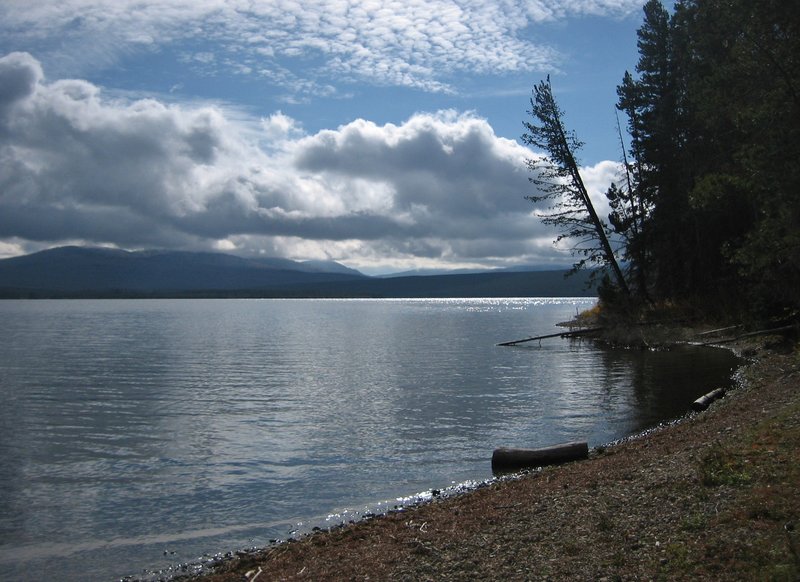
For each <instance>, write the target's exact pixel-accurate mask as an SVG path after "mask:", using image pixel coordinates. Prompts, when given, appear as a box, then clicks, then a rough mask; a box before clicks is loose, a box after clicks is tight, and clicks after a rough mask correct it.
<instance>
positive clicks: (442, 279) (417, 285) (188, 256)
mask: <svg viewBox="0 0 800 582" xmlns="http://www.w3.org/2000/svg"><path fill="white" fill-rule="evenodd" d="M564 274H565V272H564V271H539V272H520V273H515V272H504V271H497V272H495V271H491V272H488V273H480V274H461V275H436V276H424V277H423V276H410V277H409V276H406V277H396V278H390V279H383V278H375V277H367V276H366V275H364V274H362V273H360V272H359V271H356V270H354V269H350V268H348V267H345V266H344V265H341V264H339V263H336V262H332V261H305V262H298V261H291V260H289V259H280V258H245V257H237V256H234V255H228V254H224V253H210V252H178V251H137V252H129V251H123V250H116V249H104V248H86V247H60V248H55V249H50V250H46V251H41V252H38V253H34V254H31V255H26V256H21V257H13V258H10V259H3V260H0V298H70V297H97V298H104V297H376V298H382V297H515V296H522V297H557V296H562V297H563V296H593V295H594V294H595V293H594V291H593V290H587V289H586V278H587V275H586V274H584V273H582V274H580V275H576V276H574V277H570V278H564Z"/></svg>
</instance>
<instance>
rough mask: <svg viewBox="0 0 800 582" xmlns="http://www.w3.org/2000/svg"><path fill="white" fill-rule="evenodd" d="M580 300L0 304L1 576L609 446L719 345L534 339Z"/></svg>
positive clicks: (203, 545)
mask: <svg viewBox="0 0 800 582" xmlns="http://www.w3.org/2000/svg"><path fill="white" fill-rule="evenodd" d="M593 304H594V300H593V299H585V298H578V299H562V298H559V299H530V298H524V299H453V300H446V299H437V300H421V299H420V300H408V299H402V300H274V299H273V300H138V301H137V300H105V301H95V300H86V301H0V321H2V327H3V334H4V340H3V342H2V345H0V398H2V406H1V407H0V579H2V580H34V579H39V578H42V577H47V576H48V575H51V574H56V573H57V574H58V575H59V577H60V579H64V580H99V581H101V580H115V579H119V578H121V577H124V576H128V575H133V576H137V577H143V578H147V577H148V576H149V574H148V572H154V571H158V570H162V569H169V568H172V567H175V566H176V565H178V564H185V563H196V562H197V561H198V560H200V559H202V558H203V556H209V555H213V554H217V553H220V552H227V551H231V550H237V549H241V548H249V547H253V546H263V545H267V544H268V543H269V542H270V540H273V539H286V538H288V537H291V536H294V535H298V532H299V533H302V532H304V531H308V530H309V529H310V528H311V527H314V526H321V527H325V526H326V525H333V524H335V523H338V522H339V521H342V520H344V521H347V520H349V519H354V518H357V517H358V516H359V515H360V514H361V513H362V512H367V511H380V510H385V509H387V508H391V507H393V506H394V505H397V504H402V503H403V502H404V498H407V497H409V496H414V495H415V494H422V496H424V495H425V494H426V493H427V492H430V491H431V490H432V489H443V488H447V487H449V486H452V485H455V484H459V483H465V482H478V481H482V480H486V479H489V478H491V467H490V461H491V455H492V451H493V449H494V448H496V447H500V446H512V447H537V446H546V445H549V444H555V443H559V442H564V441H570V440H587V441H589V444H590V446H595V445H599V444H603V443H607V442H609V441H612V440H614V439H617V438H620V437H623V436H625V435H629V434H631V433H634V432H637V431H640V430H642V429H645V428H648V427H651V426H654V425H656V424H658V423H659V422H660V421H663V420H665V419H669V418H674V417H677V416H680V415H682V414H684V413H685V412H686V411H687V410H688V409H689V405H690V403H691V402H692V401H693V400H694V399H695V398H697V397H698V396H700V395H701V394H703V393H705V392H707V391H709V390H710V389H711V388H714V387H716V386H718V385H720V384H724V383H726V382H728V381H729V378H730V376H731V373H732V371H733V369H734V367H735V366H736V359H735V358H734V357H733V356H732V355H731V354H730V353H729V352H728V351H726V350H719V349H713V348H703V349H701V348H694V349H676V350H670V351H661V352H648V351H637V350H609V349H601V348H599V347H597V346H596V345H594V344H593V343H592V342H588V341H568V340H563V339H558V338H556V339H549V340H544V341H542V342H541V343H540V342H532V343H528V344H523V346H521V347H516V348H511V347H497V346H496V344H497V343H498V342H501V341H506V340H514V339H520V338H524V337H528V336H531V335H536V334H540V333H552V332H553V331H557V330H556V329H555V328H554V327H553V326H554V324H555V323H557V322H559V321H563V320H566V319H569V318H570V317H571V316H574V315H575V313H576V312H577V311H579V310H583V309H586V308H589V307H591V306H592V305H593Z"/></svg>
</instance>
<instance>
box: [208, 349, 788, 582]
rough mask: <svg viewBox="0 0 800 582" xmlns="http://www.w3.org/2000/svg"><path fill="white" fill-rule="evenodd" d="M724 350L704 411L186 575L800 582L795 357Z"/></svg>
mask: <svg viewBox="0 0 800 582" xmlns="http://www.w3.org/2000/svg"><path fill="white" fill-rule="evenodd" d="M734 345H735V347H736V349H737V350H739V351H740V352H743V353H744V354H746V355H747V356H748V357H749V361H750V363H748V364H747V365H745V366H744V367H743V368H742V369H741V370H740V371H739V381H738V384H739V385H738V387H737V388H735V389H733V390H731V391H729V392H728V394H727V395H726V396H725V397H724V398H723V399H722V400H719V401H717V402H716V403H714V404H713V405H712V406H711V407H710V408H709V409H708V410H706V411H703V412H700V413H692V414H689V415H688V416H687V417H686V418H684V419H682V420H680V421H678V422H675V423H673V424H670V425H668V426H664V427H660V428H657V429H655V430H652V431H650V432H648V433H646V434H644V435H640V436H638V437H636V438H631V439H628V440H626V441H623V442H621V443H619V444H615V445H613V446H608V447H605V448H599V449H596V450H593V451H592V453H591V455H590V458H589V459H588V460H585V461H579V462H574V463H570V464H567V465H563V466H560V467H550V468H545V469H542V470H538V471H534V472H531V473H528V474H526V475H523V476H521V477H519V478H516V479H511V480H505V481H499V482H494V483H492V484H490V485H488V486H485V487H482V488H479V489H477V490H475V491H472V492H469V493H466V494H463V495H459V496H456V497H453V498H448V499H441V500H436V501H433V502H431V503H427V504H424V505H422V506H419V507H416V508H411V509H407V510H405V511H401V512H398V513H394V514H389V515H386V516H381V517H376V518H373V519H369V520H365V521H362V522H359V523H356V524H353V525H349V526H347V527H343V528H338V529H333V530H331V531H323V532H318V533H315V534H313V535H310V536H307V537H304V538H302V539H301V540H299V541H291V542H285V543H282V544H280V545H276V546H274V547H270V548H265V549H264V550H262V551H261V552H258V553H254V554H246V555H242V556H240V557H239V558H237V559H234V560H229V561H226V562H224V563H222V564H220V565H219V566H217V569H216V571H214V572H212V573H206V574H204V575H203V576H200V577H197V578H196V579H198V580H203V581H205V582H223V581H226V582H227V581H234V580H235V581H239V582H240V581H246V580H249V581H250V582H253V581H258V582H265V581H272V580H436V581H448V580H609V581H610V580H787V581H790V580H791V581H794V580H798V579H800V541H798V538H799V537H800V534H799V533H798V528H799V527H800V351H798V348H797V346H796V345H791V344H787V343H785V342H782V341H779V339H778V338H773V337H766V338H760V339H759V340H758V341H753V340H751V341H749V342H748V343H743V342H739V343H737V344H734Z"/></svg>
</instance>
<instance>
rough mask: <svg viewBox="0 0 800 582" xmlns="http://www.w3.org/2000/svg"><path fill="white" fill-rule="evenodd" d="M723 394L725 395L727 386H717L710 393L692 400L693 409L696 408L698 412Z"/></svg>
mask: <svg viewBox="0 0 800 582" xmlns="http://www.w3.org/2000/svg"><path fill="white" fill-rule="evenodd" d="M723 396H725V388H717V389H716V390H712V391H711V392H709V393H708V394H703V395H702V396H701V397H700V398H698V399H697V400H695V401H694V402H692V410H696V411H697V412H700V411H701V410H705V409H706V408H708V407H709V406H711V403H712V402H714V401H715V400H719V399H720V398H722V397H723Z"/></svg>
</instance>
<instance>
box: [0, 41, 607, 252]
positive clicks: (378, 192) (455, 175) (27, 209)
mask: <svg viewBox="0 0 800 582" xmlns="http://www.w3.org/2000/svg"><path fill="white" fill-rule="evenodd" d="M0 87H3V89H2V93H0V128H3V130H2V132H0V239H3V240H4V241H5V242H4V243H3V245H4V246H3V249H8V248H12V247H13V248H20V246H24V245H25V244H26V241H27V244H36V245H42V244H59V243H62V242H64V241H73V240H80V241H85V242H88V243H93V244H110V245H116V246H120V247H125V248H142V247H173V248H219V249H224V250H238V251H239V252H259V251H265V252H267V253H269V254H282V255H284V256H289V257H295V258H318V257H331V258H336V259H339V260H344V261H346V262H350V264H353V265H357V266H364V267H368V266H374V265H378V264H379V263H381V262H383V263H391V264H394V265H397V266H399V267H402V266H424V265H423V264H420V263H425V262H426V261H428V262H440V263H444V262H447V263H451V264H453V265H461V264H467V263H469V264H477V263H481V262H483V263H491V262H497V263H502V262H504V261H530V262H545V261H549V260H552V259H554V258H556V257H560V258H561V260H562V261H568V260H569V259H568V258H567V257H565V256H563V255H559V254H558V253H557V252H556V251H555V250H554V249H553V247H552V245H551V244H550V243H549V240H550V239H552V233H551V232H549V231H548V230H547V229H545V228H543V227H542V225H541V224H540V222H539V221H538V220H537V219H536V218H535V217H534V216H533V212H534V210H535V209H534V208H533V207H532V205H531V204H530V203H528V202H526V201H525V200H524V199H523V197H524V196H525V195H526V194H527V193H529V192H530V188H531V186H530V184H529V183H528V175H527V173H526V170H525V165H524V160H525V158H526V157H531V156H532V155H534V154H533V153H532V152H530V151H529V150H527V149H526V148H524V147H522V146H521V145H519V144H517V143H516V142H513V141H511V140H507V139H503V138H500V137H498V136H496V135H495V134H494V132H493V130H492V128H491V127H490V126H489V124H488V123H487V122H486V121H485V120H483V119H480V118H478V117H475V116H474V115H471V114H459V113H456V112H452V111H447V112H438V113H429V114H422V113H421V114H417V115H415V116H413V117H411V118H410V119H408V120H407V121H406V122H404V123H402V124H399V125H392V124H387V125H376V124H374V123H371V122H369V121H364V120H356V121H354V122H352V123H350V124H348V125H345V126H342V127H339V128H338V129H335V130H326V131H322V132H319V133H317V134H314V135H304V134H303V133H302V131H301V130H300V129H299V127H298V125H297V124H296V123H295V122H294V121H293V120H292V119H290V118H288V117H286V116H284V115H282V114H275V115H273V116H272V117H271V118H269V119H265V120H262V122H261V123H260V124H254V123H253V124H251V125H250V126H245V125H243V124H242V123H241V122H240V121H235V120H234V119H233V118H232V117H230V116H227V115H226V113H225V112H224V111H223V110H221V109H218V108H213V107H198V108H189V107H181V106H177V105H165V104H163V103H160V102H158V101H155V100H152V99H146V100H139V101H132V102H121V101H118V100H108V99H105V98H104V97H103V94H102V92H101V90H100V89H99V88H98V87H96V86H94V85H92V84H90V83H87V82H85V81H80V80H59V81H55V82H47V81H46V80H45V78H44V77H43V75H42V70H41V67H40V65H39V63H38V62H37V61H36V60H35V59H34V58H33V57H31V56H30V55H27V54H20V53H14V54H11V55H8V56H6V57H2V58H0ZM256 125H258V128H257V129H256V130H254V129H253V127H254V126H256ZM614 171H615V166H614V164H610V163H608V164H606V165H602V164H601V165H598V166H596V167H594V168H590V169H587V181H588V182H589V183H590V184H596V185H597V187H596V188H595V190H596V191H598V192H599V191H600V189H604V188H605V187H606V185H607V183H608V180H609V179H610V178H611V177H612V175H613V173H614ZM20 241H21V242H20ZM14 245H17V246H16V247H14ZM6 252H8V251H6Z"/></svg>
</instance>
